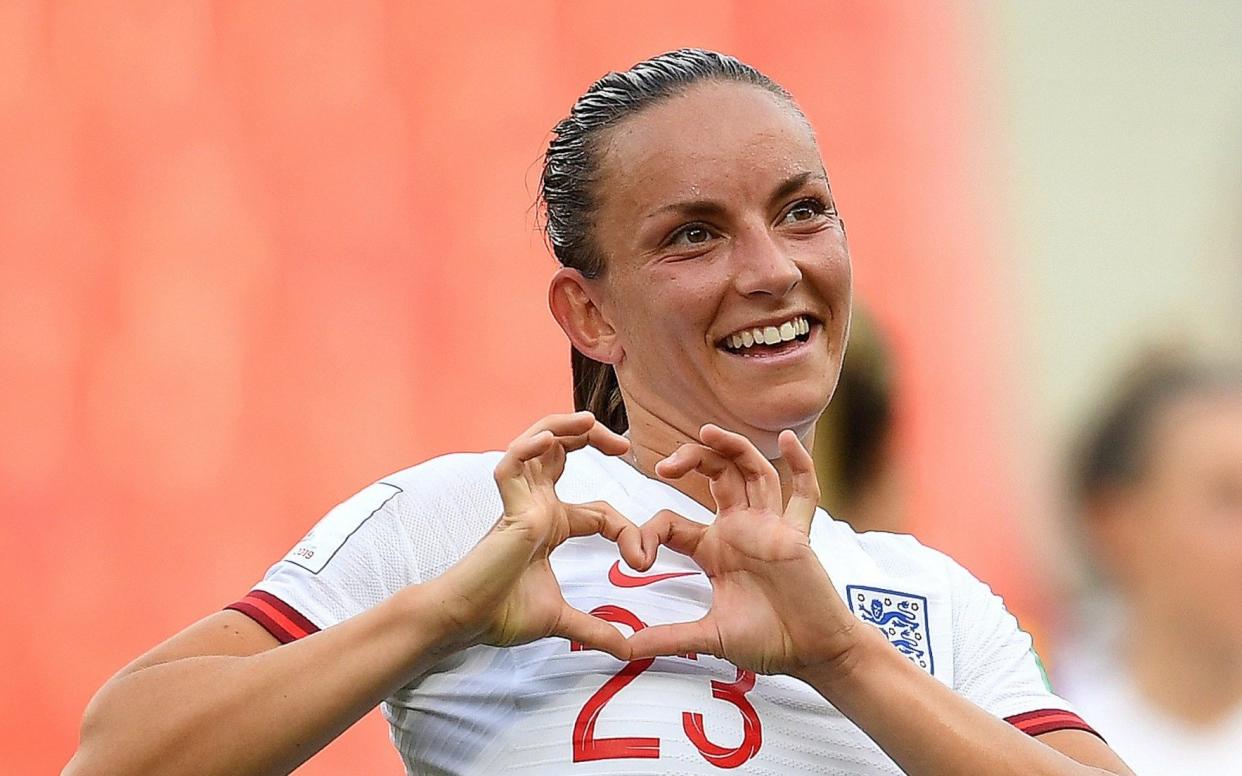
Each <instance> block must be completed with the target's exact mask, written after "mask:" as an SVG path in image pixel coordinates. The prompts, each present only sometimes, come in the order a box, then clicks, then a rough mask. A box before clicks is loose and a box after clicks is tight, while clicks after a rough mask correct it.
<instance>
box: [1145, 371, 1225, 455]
mask: <svg viewBox="0 0 1242 776" xmlns="http://www.w3.org/2000/svg"><path fill="white" fill-rule="evenodd" d="M1153 442H1155V445H1154V446H1155V447H1157V448H1158V449H1157V450H1156V456H1154V457H1155V458H1156V459H1157V460H1159V461H1162V462H1164V463H1165V465H1166V466H1167V465H1172V466H1193V465H1197V464H1198V463H1199V462H1200V459H1220V460H1233V461H1236V462H1237V463H1238V464H1239V465H1242V390H1238V389H1227V390H1213V391H1208V392H1205V393H1199V394H1194V395H1190V396H1185V397H1182V398H1181V399H1179V400H1177V401H1176V402H1174V403H1173V404H1172V405H1171V406H1169V407H1168V408H1166V410H1165V411H1164V412H1163V413H1162V414H1161V416H1160V418H1159V419H1158V420H1157V422H1156V424H1155V433H1154V434H1153Z"/></svg>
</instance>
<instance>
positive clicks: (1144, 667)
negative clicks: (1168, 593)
mask: <svg viewBox="0 0 1242 776" xmlns="http://www.w3.org/2000/svg"><path fill="white" fill-rule="evenodd" d="M1135 614H1136V615H1137V616H1136V617H1134V618H1133V620H1132V624H1131V626H1130V638H1129V639H1128V641H1129V643H1130V644H1132V645H1133V651H1132V653H1131V658H1130V669H1131V671H1132V672H1133V675H1134V680H1135V683H1136V684H1137V686H1138V690H1139V692H1140V693H1141V694H1142V695H1143V696H1145V697H1146V698H1147V699H1148V700H1150V701H1151V702H1152V703H1153V704H1154V705H1155V706H1156V707H1157V708H1159V709H1161V710H1162V711H1164V712H1165V713H1166V714H1168V715H1169V716H1172V717H1174V718H1176V719H1180V720H1182V721H1183V722H1186V723H1189V724H1191V725H1200V726H1204V727H1207V726H1210V725H1213V724H1215V723H1217V722H1220V721H1221V720H1222V719H1224V718H1225V717H1227V716H1228V715H1229V714H1230V713H1232V712H1233V711H1234V710H1235V709H1237V708H1238V706H1239V704H1242V653H1240V651H1239V649H1238V646H1237V645H1236V644H1233V643H1227V642H1228V639H1227V638H1222V637H1221V636H1223V635H1224V634H1223V631H1225V630H1226V626H1227V624H1226V623H1215V624H1213V625H1211V626H1209V627H1204V628H1194V627H1188V626H1187V624H1186V622H1185V620H1184V618H1177V617H1161V616H1159V615H1157V614H1151V613H1145V612H1142V611H1136V612H1135ZM1213 634H1221V636H1217V637H1216V638H1213Z"/></svg>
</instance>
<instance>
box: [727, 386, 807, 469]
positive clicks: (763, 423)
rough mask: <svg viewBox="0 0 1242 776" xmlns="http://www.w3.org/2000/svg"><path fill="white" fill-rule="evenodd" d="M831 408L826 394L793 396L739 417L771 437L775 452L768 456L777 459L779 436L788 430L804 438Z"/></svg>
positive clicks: (751, 409) (760, 406)
mask: <svg viewBox="0 0 1242 776" xmlns="http://www.w3.org/2000/svg"><path fill="white" fill-rule="evenodd" d="M827 405H828V402H827V400H826V399H825V398H824V397H823V395H822V394H821V395H817V396H815V397H798V396H790V397H789V398H788V399H786V400H784V401H767V402H764V403H762V404H760V403H756V404H754V405H752V406H749V407H747V408H746V411H745V412H743V413H738V419H739V420H740V421H742V422H743V423H744V424H745V425H746V426H747V427H748V428H750V429H753V430H754V431H758V432H761V433H765V432H766V433H769V434H771V435H772V441H771V445H772V450H771V451H766V450H765V451H764V452H765V453H770V454H772V455H775V453H776V436H777V435H778V434H780V433H781V432H782V431H784V430H785V429H787V428H788V429H792V430H793V431H794V433H796V434H798V435H799V436H802V434H803V433H804V432H805V431H806V430H807V429H809V428H810V427H811V426H812V425H813V424H814V423H815V421H816V420H818V419H819V416H820V415H821V414H822V413H823V411H824V408H825V407H826V406H827ZM753 441H755V442H756V443H758V442H759V440H753Z"/></svg>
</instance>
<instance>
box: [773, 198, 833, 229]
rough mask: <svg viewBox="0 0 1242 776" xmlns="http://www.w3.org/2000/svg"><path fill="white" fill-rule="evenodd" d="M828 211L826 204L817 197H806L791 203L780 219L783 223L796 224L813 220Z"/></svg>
mask: <svg viewBox="0 0 1242 776" xmlns="http://www.w3.org/2000/svg"><path fill="white" fill-rule="evenodd" d="M827 212H828V206H827V205H825V204H824V202H823V200H821V199H819V198H818V197H807V198H806V199H800V200H798V201H797V202H795V203H793V205H792V206H790V208H789V209H788V210H786V211H785V215H784V217H783V218H782V219H781V221H782V222H783V223H787V224H796V223H806V222H808V221H814V220H815V219H817V218H819V217H820V216H822V215H824V214H825V213H827Z"/></svg>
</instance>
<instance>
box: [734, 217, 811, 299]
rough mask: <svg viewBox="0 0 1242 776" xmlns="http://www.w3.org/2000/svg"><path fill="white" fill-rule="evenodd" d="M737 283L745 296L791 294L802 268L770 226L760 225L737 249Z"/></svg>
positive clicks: (735, 281)
mask: <svg viewBox="0 0 1242 776" xmlns="http://www.w3.org/2000/svg"><path fill="white" fill-rule="evenodd" d="M734 260H735V261H736V264H737V268H736V271H735V274H734V284H735V286H736V287H737V290H738V292H739V293H741V294H742V295H743V296H756V295H767V296H774V297H781V296H784V295H785V294H788V293H789V292H790V291H792V290H793V289H794V287H795V286H797V285H798V283H799V281H801V280H802V270H801V269H799V268H798V264H797V262H795V261H794V260H793V257H792V256H790V255H789V254H788V253H787V252H786V251H785V250H784V249H783V246H781V245H780V243H779V242H778V241H777V240H775V239H774V238H773V235H772V233H771V232H770V231H768V230H767V229H766V228H764V229H756V230H754V233H753V234H752V235H751V236H750V239H747V240H744V241H741V242H740V244H738V245H737V247H736V249H735V252H734Z"/></svg>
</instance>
